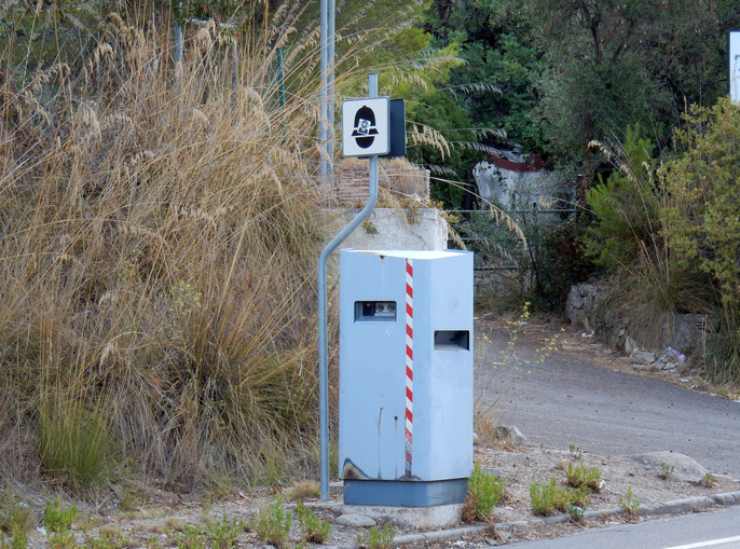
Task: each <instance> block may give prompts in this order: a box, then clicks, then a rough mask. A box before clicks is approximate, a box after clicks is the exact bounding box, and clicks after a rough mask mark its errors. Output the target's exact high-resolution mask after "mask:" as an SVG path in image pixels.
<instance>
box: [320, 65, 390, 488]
mask: <svg viewBox="0 0 740 549" xmlns="http://www.w3.org/2000/svg"><path fill="white" fill-rule="evenodd" d="M368 87H369V91H370V97H377V95H378V75H377V73H370V75H369V77H368ZM377 201H378V157H377V156H371V157H370V195H369V197H368V200H367V204H365V207H364V208H362V210H360V212H359V213H358V214H357V215H356V216H355V217H354V218H353V219H352V221H350V222H349V224H348V225H345V226H344V227H343V228H342V230H341V231H339V233H337V235H336V236H335V237H334V238H333V239H332V240H331V242H329V243H328V244H327V245H326V246H325V247H324V249H323V250H322V251H321V255H320V256H319V275H318V278H319V281H318V282H319V429H320V432H321V433H320V437H321V441H320V454H321V500H322V501H327V500H328V499H329V346H328V341H329V335H328V328H327V312H326V308H327V307H326V301H327V296H326V294H327V283H326V263H327V261H328V259H329V256H330V255H331V254H332V252H333V251H334V250H336V249H337V247H338V246H339V245H340V244H341V243H342V242H343V241H344V239H346V238H347V237H348V236H349V235H350V234H351V233H352V231H354V230H355V229H356V228H357V227H358V226H359V225H360V224H361V223H362V222H363V221H365V219H367V218H368V217H369V216H370V214H371V213H372V211H373V208H375V203H376V202H377Z"/></svg>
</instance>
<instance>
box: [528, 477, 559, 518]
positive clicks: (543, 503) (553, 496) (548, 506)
mask: <svg viewBox="0 0 740 549" xmlns="http://www.w3.org/2000/svg"><path fill="white" fill-rule="evenodd" d="M558 496H559V491H558V486H557V484H556V483H555V479H550V480H549V481H548V482H547V483H546V484H540V483H538V482H533V483H532V484H531V485H530V486H529V499H530V501H531V505H532V512H533V513H534V514H535V515H541V516H543V517H547V516H550V515H552V514H553V513H554V512H555V509H556V503H558Z"/></svg>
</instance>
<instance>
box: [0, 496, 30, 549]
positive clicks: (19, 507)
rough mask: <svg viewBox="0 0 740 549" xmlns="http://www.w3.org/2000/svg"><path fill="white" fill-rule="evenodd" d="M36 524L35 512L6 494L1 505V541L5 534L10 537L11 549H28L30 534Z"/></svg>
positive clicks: (9, 546)
mask: <svg viewBox="0 0 740 549" xmlns="http://www.w3.org/2000/svg"><path fill="white" fill-rule="evenodd" d="M35 523H36V518H35V517H34V516H33V511H32V510H31V509H30V508H29V507H28V506H27V505H25V504H23V503H22V502H20V501H18V500H17V499H16V497H15V496H13V495H12V494H8V493H6V494H4V495H3V498H2V503H0V539H2V533H3V532H5V533H6V534H8V535H9V536H10V545H3V547H8V548H9V549H26V547H27V546H28V532H29V530H31V528H33V526H34V524H35Z"/></svg>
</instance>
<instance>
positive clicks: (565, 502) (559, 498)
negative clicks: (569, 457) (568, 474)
mask: <svg viewBox="0 0 740 549" xmlns="http://www.w3.org/2000/svg"><path fill="white" fill-rule="evenodd" d="M529 498H530V503H531V507H532V512H533V513H534V514H535V515H541V516H545V517H547V516H550V515H552V514H553V513H554V512H555V511H556V510H557V511H562V512H569V513H570V510H571V508H572V507H579V508H580V509H585V508H586V507H587V506H588V505H589V503H590V500H591V498H590V491H589V489H588V487H586V486H581V487H579V488H577V489H571V488H566V487H563V486H559V485H558V484H557V482H556V481H555V479H550V480H549V481H548V482H546V483H542V484H541V483H538V482H533V483H532V484H531V485H530V486H529Z"/></svg>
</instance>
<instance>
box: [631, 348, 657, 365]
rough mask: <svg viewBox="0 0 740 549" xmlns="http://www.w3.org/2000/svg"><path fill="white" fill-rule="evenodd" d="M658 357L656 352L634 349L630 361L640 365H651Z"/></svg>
mask: <svg viewBox="0 0 740 549" xmlns="http://www.w3.org/2000/svg"><path fill="white" fill-rule="evenodd" d="M656 358H657V357H656V356H655V353H651V352H649V351H638V350H634V351H632V353H630V361H631V362H632V364H633V365H635V364H636V365H638V366H649V365H650V364H652V363H653V362H655V359H656Z"/></svg>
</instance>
